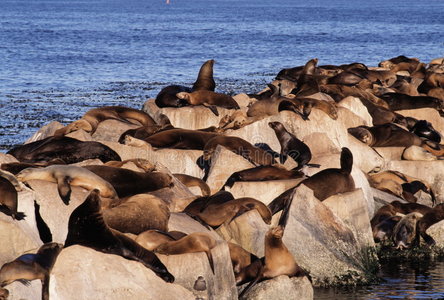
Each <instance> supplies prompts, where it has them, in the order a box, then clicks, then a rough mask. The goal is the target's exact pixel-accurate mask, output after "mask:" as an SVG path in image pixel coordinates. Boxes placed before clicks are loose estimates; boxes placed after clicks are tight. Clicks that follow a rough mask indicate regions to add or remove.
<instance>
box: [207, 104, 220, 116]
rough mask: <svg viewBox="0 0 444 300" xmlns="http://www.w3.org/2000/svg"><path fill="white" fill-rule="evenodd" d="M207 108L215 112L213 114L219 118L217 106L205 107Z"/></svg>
mask: <svg viewBox="0 0 444 300" xmlns="http://www.w3.org/2000/svg"><path fill="white" fill-rule="evenodd" d="M204 106H205V107H207V108H208V109H209V110H211V111H212V112H213V114H215V115H216V116H219V112H218V111H217V107H216V106H215V105H205V104H204Z"/></svg>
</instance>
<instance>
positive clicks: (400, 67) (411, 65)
mask: <svg viewBox="0 0 444 300" xmlns="http://www.w3.org/2000/svg"><path fill="white" fill-rule="evenodd" d="M419 64H420V62H419V59H417V58H409V57H406V56H404V55H400V56H397V57H393V58H391V59H389V60H385V61H382V62H380V63H379V64H378V66H379V67H383V68H387V69H390V71H392V72H394V73H396V72H399V71H408V72H409V73H410V74H412V73H413V72H414V71H415V70H417V69H418V66H419Z"/></svg>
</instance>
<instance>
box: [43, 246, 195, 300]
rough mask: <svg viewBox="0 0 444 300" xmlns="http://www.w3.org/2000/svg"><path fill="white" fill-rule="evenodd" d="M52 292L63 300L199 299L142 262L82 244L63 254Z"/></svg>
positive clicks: (58, 264) (52, 284)
mask: <svg viewBox="0 0 444 300" xmlns="http://www.w3.org/2000/svg"><path fill="white" fill-rule="evenodd" d="M173 275H174V274H173ZM49 293H50V295H49V297H50V299H63V300H71V299H72V300H74V299H75V300H79V299H85V300H86V299H107V300H113V299H116V300H120V299H147V300H149V299H152V300H158V299H178V300H188V299H189V300H194V299H195V297H194V295H193V294H192V293H191V292H190V291H188V290H187V289H186V288H184V287H182V286H180V285H178V284H174V283H166V282H165V281H163V280H162V279H161V278H160V277H158V276H157V275H156V274H155V273H154V272H153V271H151V270H150V269H148V268H146V267H145V266H143V265H142V264H141V263H139V262H136V261H131V260H127V259H125V258H123V257H121V256H118V255H112V254H105V253H102V252H98V251H96V250H93V249H90V248H86V247H83V246H79V245H74V246H70V247H68V248H65V249H63V250H62V251H61V252H60V254H59V256H58V258H57V261H56V263H55V265H54V268H53V269H52V272H51V279H50V286H49Z"/></svg>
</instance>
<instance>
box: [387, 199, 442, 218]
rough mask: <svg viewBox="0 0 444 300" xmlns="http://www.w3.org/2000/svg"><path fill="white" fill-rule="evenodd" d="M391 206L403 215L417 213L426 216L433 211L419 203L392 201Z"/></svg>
mask: <svg viewBox="0 0 444 300" xmlns="http://www.w3.org/2000/svg"><path fill="white" fill-rule="evenodd" d="M390 204H391V205H392V206H393V207H394V208H395V211H396V213H400V214H403V215H407V214H409V213H412V212H417V213H420V214H422V215H425V214H426V213H428V212H430V211H432V209H433V208H431V207H430V206H427V205H423V204H419V203H410V202H409V203H402V202H400V201H392V202H391V203H390Z"/></svg>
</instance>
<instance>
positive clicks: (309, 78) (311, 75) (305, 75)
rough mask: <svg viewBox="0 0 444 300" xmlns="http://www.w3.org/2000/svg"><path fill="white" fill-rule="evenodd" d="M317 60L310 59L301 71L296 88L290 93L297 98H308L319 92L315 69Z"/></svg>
mask: <svg viewBox="0 0 444 300" xmlns="http://www.w3.org/2000/svg"><path fill="white" fill-rule="evenodd" d="M317 64H318V59H317V58H313V59H310V60H309V61H308V62H307V63H306V64H305V66H304V68H303V69H302V71H301V73H300V75H299V77H298V80H297V84H296V88H295V89H294V90H293V91H291V93H292V94H294V95H296V96H297V97H298V96H299V97H303V96H309V95H313V94H316V93H318V92H319V83H318V79H317V78H316V67H317Z"/></svg>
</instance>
